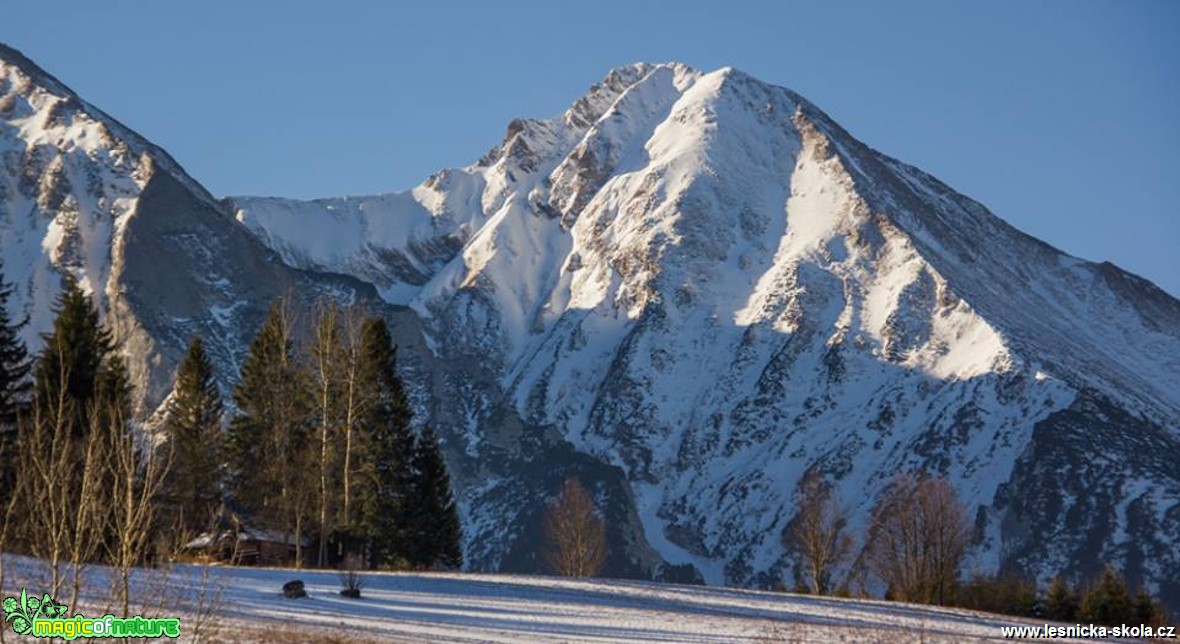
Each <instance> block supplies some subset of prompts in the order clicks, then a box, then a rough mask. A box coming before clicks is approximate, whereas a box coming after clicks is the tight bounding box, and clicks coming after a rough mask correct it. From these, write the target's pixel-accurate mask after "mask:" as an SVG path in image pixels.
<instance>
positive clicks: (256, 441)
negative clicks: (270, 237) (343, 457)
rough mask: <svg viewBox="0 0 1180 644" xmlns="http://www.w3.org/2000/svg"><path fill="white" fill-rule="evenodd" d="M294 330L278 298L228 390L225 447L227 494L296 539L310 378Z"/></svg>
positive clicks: (306, 497) (307, 506)
mask: <svg viewBox="0 0 1180 644" xmlns="http://www.w3.org/2000/svg"><path fill="white" fill-rule="evenodd" d="M293 337H294V329H293V326H292V324H291V320H290V315H289V312H288V310H287V303H286V301H285V300H283V299H280V300H278V301H276V302H275V303H274V304H273V305H272V306H271V308H270V312H269V314H268V315H267V318H266V321H265V322H264V323H263V325H262V329H261V330H260V331H259V332H258V335H256V336H255V337H254V340H253V342H251V344H250V353H249V355H248V356H247V358H246V361H245V363H243V365H242V373H241V379H240V382H239V384H238V386H237V388H236V389H235V390H234V396H233V397H234V404H235V406H236V407H237V410H238V413H237V415H235V416H234V418H233V419H232V420H231V422H230V425H229V431H228V433H227V436H226V442H225V448H226V461H227V463H228V468H229V471H228V482H229V492H230V494H231V495H232V497H233V499H234V500H235V501H237V502H238V503H239V504H240V505H241V506H242V507H243V508H244V509H245V510H246V511H247V512H249V513H250V514H251V515H252V516H253V517H255V519H256V520H260V521H261V522H262V523H264V524H265V525H267V526H269V527H271V528H274V529H280V530H284V531H286V532H287V533H288V534H292V535H294V536H295V537H296V538H298V537H300V536H301V534H302V532H303V530H305V529H306V528H308V527H309V526H308V525H307V523H306V521H307V519H308V518H309V516H310V512H311V503H312V499H311V498H310V494H311V492H312V489H311V486H312V483H313V482H312V481H311V478H312V477H311V475H310V471H311V469H312V467H313V465H312V463H311V462H310V457H311V454H310V438H311V424H312V419H311V407H310V402H309V401H310V398H311V390H310V382H309V379H308V377H307V373H306V370H305V369H304V368H303V367H302V365H300V364H299V362H298V361H297V360H296V357H295V353H294V340H293ZM300 554H302V553H301V552H300Z"/></svg>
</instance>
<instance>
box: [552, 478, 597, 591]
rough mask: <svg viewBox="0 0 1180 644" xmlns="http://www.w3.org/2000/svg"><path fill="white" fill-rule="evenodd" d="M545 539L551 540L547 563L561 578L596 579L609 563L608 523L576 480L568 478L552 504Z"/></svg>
mask: <svg viewBox="0 0 1180 644" xmlns="http://www.w3.org/2000/svg"><path fill="white" fill-rule="evenodd" d="M545 536H546V537H547V538H548V540H549V548H548V549H547V550H546V551H545V560H546V561H547V562H548V563H549V566H550V567H551V568H552V569H553V571H554V572H556V573H557V574H559V575H565V576H566V577H593V576H594V575H597V574H598V572H599V571H600V570H601V569H602V564H603V562H605V561H606V524H605V523H603V521H602V518H601V517H600V516H599V515H598V512H597V511H596V510H595V508H594V499H593V498H591V496H590V494H589V492H587V491H586V488H584V487H582V484H581V483H579V482H578V480H577V479H576V478H573V477H570V478H568V479H566V481H565V484H564V485H562V488H561V494H560V495H558V497H557V498H556V499H554V501H553V502H552V503H550V505H549V509H548V511H547V512H546V513H545Z"/></svg>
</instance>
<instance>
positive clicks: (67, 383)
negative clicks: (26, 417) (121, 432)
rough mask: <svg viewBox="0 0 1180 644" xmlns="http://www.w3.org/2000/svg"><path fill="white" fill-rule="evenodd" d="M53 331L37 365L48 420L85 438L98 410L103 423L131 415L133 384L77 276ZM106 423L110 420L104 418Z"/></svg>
mask: <svg viewBox="0 0 1180 644" xmlns="http://www.w3.org/2000/svg"><path fill="white" fill-rule="evenodd" d="M56 308H57V318H56V319H55V320H54V321H53V331H52V332H50V333H49V334H48V335H45V336H44V340H45V347H44V348H43V349H42V350H41V355H40V358H39V359H38V361H37V365H36V368H35V369H34V395H33V399H34V404H35V405H37V407H38V409H39V411H40V412H41V413H42V414H43V415H44V416H45V417H47V418H54V419H56V420H57V421H60V422H63V423H65V424H66V425H67V426H68V427H69V428H70V430H71V432H72V433H73V434H74V436H75V437H79V438H81V437H83V436H84V435H85V434H86V432H87V428H88V427H89V426H90V425H91V422H90V421H91V418H90V415H91V414H92V413H95V412H98V413H99V415H100V417H101V419H102V420H103V421H109V420H111V419H112V418H114V417H118V418H119V419H123V420H129V419H130V415H131V414H130V412H131V409H130V402H131V398H130V386H129V384H128V377H127V371H126V367H125V366H124V365H123V361H122V360H121V359H119V357H118V356H117V354H116V352H115V345H114V341H113V340H112V339H111V334H110V331H108V330H107V329H106V328H105V327H103V325H102V324H101V323H100V322H99V319H98V309H96V308H95V307H94V304H93V303H92V302H91V300H90V298H89V297H87V296H86V294H85V293H83V292H82V290H81V289H80V288H78V285H77V284H76V283H75V282H74V280H73V279H70V278H67V279H66V282H65V289H64V290H63V291H62V293H61V295H59V296H58V300H57V306H56ZM103 424H109V423H106V422H104V423H103Z"/></svg>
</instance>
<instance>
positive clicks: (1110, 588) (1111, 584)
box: [1078, 566, 1134, 626]
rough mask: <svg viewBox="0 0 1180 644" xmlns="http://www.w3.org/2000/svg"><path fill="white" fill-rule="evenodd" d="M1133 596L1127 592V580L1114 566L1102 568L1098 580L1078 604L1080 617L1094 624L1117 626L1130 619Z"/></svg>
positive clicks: (1131, 616)
mask: <svg viewBox="0 0 1180 644" xmlns="http://www.w3.org/2000/svg"><path fill="white" fill-rule="evenodd" d="M1131 613H1132V611H1131V597H1130V595H1129V594H1128V593H1127V582H1126V581H1125V580H1124V579H1123V576H1122V575H1120V574H1119V573H1118V571H1116V570H1115V569H1114V568H1112V567H1110V566H1107V567H1105V568H1103V569H1102V574H1101V575H1100V576H1099V577H1098V581H1097V582H1096V583H1095V584H1094V585H1093V586H1091V587H1090V589H1089V590H1088V591H1086V594H1085V596H1083V597H1082V601H1081V604H1080V605H1079V606H1078V618H1079V619H1080V620H1081V621H1084V622H1090V623H1092V624H1105V625H1107V626H1117V625H1118V624H1121V623H1122V622H1124V621H1130V620H1131V619H1132V618H1133V617H1134V616H1133V615H1132V614H1131Z"/></svg>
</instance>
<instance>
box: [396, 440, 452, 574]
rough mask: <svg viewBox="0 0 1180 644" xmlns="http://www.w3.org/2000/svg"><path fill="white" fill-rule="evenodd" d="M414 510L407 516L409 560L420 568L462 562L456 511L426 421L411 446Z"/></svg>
mask: <svg viewBox="0 0 1180 644" xmlns="http://www.w3.org/2000/svg"><path fill="white" fill-rule="evenodd" d="M413 464H414V466H413V471H414V477H415V478H414V487H413V496H412V497H411V498H412V499H413V501H412V504H413V511H412V512H411V513H410V515H409V517H408V518H407V519H408V524H409V525H408V527H409V531H410V539H411V543H410V562H411V563H412V564H413V565H415V566H417V567H420V568H435V567H439V566H441V567H444V568H459V567H461V566H462V565H463V551H462V546H461V543H460V542H461V541H462V536H463V535H462V532H461V528H460V525H459V511H458V508H457V507H456V505H455V497H454V495H453V494H452V493H451V477H450V475H449V474H448V473H447V464H446V461H444V460H443V456H442V450H441V449H439V445H438V439H437V438H436V437H435V435H434V430H433V429H431V427H430V426H429V425H427V426H426V427H425V428H423V430H422V435H421V436H419V437H418V440H417V441H416V443H415V447H414V459H413Z"/></svg>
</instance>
